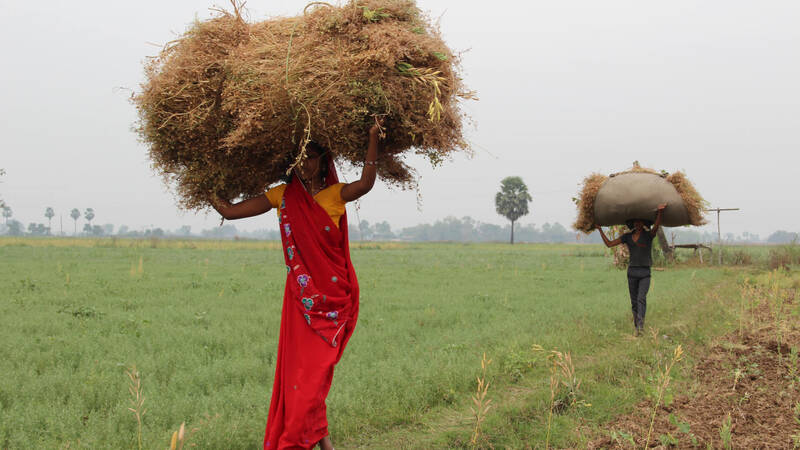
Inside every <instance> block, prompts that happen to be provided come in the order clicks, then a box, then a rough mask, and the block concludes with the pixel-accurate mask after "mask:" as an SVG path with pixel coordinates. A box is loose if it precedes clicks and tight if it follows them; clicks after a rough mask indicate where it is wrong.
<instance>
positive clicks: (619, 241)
mask: <svg viewBox="0 0 800 450" xmlns="http://www.w3.org/2000/svg"><path fill="white" fill-rule="evenodd" d="M595 229H597V231H599V232H600V237H601V238H603V243H604V244H606V247H608V248H611V247H616V246H618V245H619V244H622V238H616V239H614V240H613V241H610V240H608V238H607V237H606V234H605V233H603V229H602V228H601V227H600V226H599V225H598V226H596V227H595Z"/></svg>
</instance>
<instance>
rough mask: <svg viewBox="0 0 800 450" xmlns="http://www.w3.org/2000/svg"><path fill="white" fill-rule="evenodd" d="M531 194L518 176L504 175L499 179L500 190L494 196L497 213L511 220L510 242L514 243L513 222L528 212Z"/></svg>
mask: <svg viewBox="0 0 800 450" xmlns="http://www.w3.org/2000/svg"><path fill="white" fill-rule="evenodd" d="M530 202H531V195H530V194H529V193H528V186H527V185H525V183H524V182H523V181H522V178H520V177H506V178H503V180H502V181H500V192H498V193H497V195H496V196H495V197H494V204H495V209H496V210H497V213H498V214H500V215H501V216H504V217H505V218H506V219H508V220H510V221H511V243H512V244H513V243H514V222H516V221H517V219H519V218H520V217H522V216H524V215H526V214H528V203H530Z"/></svg>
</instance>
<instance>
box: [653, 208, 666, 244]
mask: <svg viewBox="0 0 800 450" xmlns="http://www.w3.org/2000/svg"><path fill="white" fill-rule="evenodd" d="M666 207H667V204H666V203H662V204H660V205H658V213H656V221H655V222H654V223H653V227H652V228H650V234H651V235H652V236H655V235H656V234H658V227H660V226H661V219H662V217H663V216H664V208H666Z"/></svg>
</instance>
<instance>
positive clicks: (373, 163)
mask: <svg viewBox="0 0 800 450" xmlns="http://www.w3.org/2000/svg"><path fill="white" fill-rule="evenodd" d="M364 165H365V166H377V165H378V161H364Z"/></svg>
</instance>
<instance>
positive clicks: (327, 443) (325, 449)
mask: <svg viewBox="0 0 800 450" xmlns="http://www.w3.org/2000/svg"><path fill="white" fill-rule="evenodd" d="M319 448H320V450H334V449H333V443H331V437H330V436H325V437H324V438H322V440H321V441H319Z"/></svg>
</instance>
